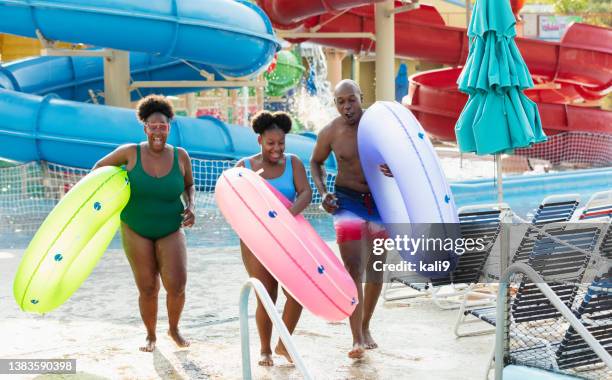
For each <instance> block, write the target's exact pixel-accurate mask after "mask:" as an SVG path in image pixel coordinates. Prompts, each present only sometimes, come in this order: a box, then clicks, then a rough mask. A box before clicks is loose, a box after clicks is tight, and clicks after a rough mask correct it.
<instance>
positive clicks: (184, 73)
mask: <svg viewBox="0 0 612 380" xmlns="http://www.w3.org/2000/svg"><path fill="white" fill-rule="evenodd" d="M103 66H104V65H103V62H102V58H99V57H51V56H48V57H36V58H27V59H22V60H19V61H14V62H11V63H8V64H6V65H3V66H0V88H4V89H7V90H13V91H19V92H25V93H28V94H35V95H48V94H54V95H57V96H59V97H60V98H62V99H66V100H75V101H78V102H91V101H92V97H91V95H90V94H91V93H93V94H94V95H95V96H96V100H97V101H98V102H99V103H100V104H102V103H104V97H102V96H99V95H100V94H101V93H102V92H103V91H104V67H103ZM199 70H204V71H206V72H208V73H210V74H213V75H214V79H215V80H223V77H222V76H221V74H219V73H218V72H217V71H216V70H215V69H214V68H213V67H212V66H209V65H204V64H202V63H198V62H186V61H183V60H180V59H176V58H170V57H162V56H159V55H154V54H148V53H138V52H131V53H130V77H131V78H132V80H134V81H178V80H194V81H195V80H204V78H202V76H201V75H200V74H199ZM197 90H198V89H197V88H174V87H167V88H141V89H138V90H136V91H132V93H131V96H132V100H134V101H136V100H138V99H140V98H141V97H144V96H147V95H149V94H164V95H178V94H184V93H188V92H193V91H197Z"/></svg>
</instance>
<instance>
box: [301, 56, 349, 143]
mask: <svg viewBox="0 0 612 380" xmlns="http://www.w3.org/2000/svg"><path fill="white" fill-rule="evenodd" d="M302 55H303V57H304V58H306V60H307V62H308V66H309V67H310V71H311V75H312V81H313V84H314V91H313V92H314V94H310V93H309V91H308V89H307V88H306V87H307V86H300V87H299V88H298V89H297V91H296V92H295V95H294V96H293V99H291V100H290V104H291V105H290V107H291V113H292V114H293V115H295V116H296V117H297V118H298V120H300V122H301V123H302V124H303V126H304V128H305V129H306V130H308V131H314V132H318V131H320V130H321V129H322V128H323V127H324V126H325V125H327V124H328V123H329V122H331V121H332V120H333V119H334V118H335V117H336V116H338V112H337V111H336V107H335V105H334V98H333V95H332V91H331V85H330V83H329V81H328V80H327V62H326V60H325V54H324V53H323V48H322V47H321V46H317V45H310V44H303V46H302Z"/></svg>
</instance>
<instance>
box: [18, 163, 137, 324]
mask: <svg viewBox="0 0 612 380" xmlns="http://www.w3.org/2000/svg"><path fill="white" fill-rule="evenodd" d="M129 198H130V185H129V180H128V176H127V172H126V171H125V170H123V169H121V168H117V167H111V166H108V167H103V168H99V169H96V170H94V171H92V172H91V173H89V174H88V175H87V176H85V177H84V178H83V179H81V180H80V181H79V182H78V183H77V184H76V185H75V186H74V187H73V188H72V189H71V190H70V191H69V192H68V194H66V195H65V196H64V198H63V199H62V200H61V201H60V202H59V203H58V204H57V206H55V208H54V209H53V210H52V211H51V213H50V214H49V215H48V216H47V218H46V219H45V221H44V222H43V224H42V225H41V226H40V228H39V229H38V231H37V232H36V235H34V238H33V239H32V241H31V242H30V245H29V246H28V248H27V249H26V251H25V253H24V255H23V258H22V259H21V263H20V264H19V269H18V270H17V274H16V275H15V281H14V283H13V295H14V297H15V301H17V303H18V304H19V307H20V308H21V310H23V311H27V312H33V313H46V312H48V311H51V310H53V309H55V308H56V307H58V306H60V305H61V304H63V303H64V302H65V301H66V300H67V299H68V298H70V296H71V295H72V293H74V292H75V291H76V290H77V289H78V288H79V286H81V284H82V283H83V281H85V279H86V278H87V276H89V274H90V273H91V271H92V270H93V268H94V267H95V266H96V264H97V262H98V260H100V257H102V254H103V253H104V251H105V250H106V247H108V244H110V242H111V240H112V239H113V236H114V235H115V232H116V231H117V228H119V224H120V220H119V215H120V213H121V210H122V209H123V208H124V207H125V205H126V204H127V202H128V200H129Z"/></svg>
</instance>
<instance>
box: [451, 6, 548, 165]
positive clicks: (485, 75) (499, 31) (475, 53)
mask: <svg viewBox="0 0 612 380" xmlns="http://www.w3.org/2000/svg"><path fill="white" fill-rule="evenodd" d="M515 24H516V20H515V18H514V15H513V13H512V9H511V7H510V1H509V0H477V1H476V4H475V6H474V11H473V13H472V18H471V20H470V25H469V28H468V37H469V40H470V41H469V42H470V51H469V55H468V59H467V61H466V64H465V66H464V67H463V71H462V72H461V75H460V76H459V79H458V80H457V84H458V86H459V90H461V91H462V92H465V93H467V94H468V95H469V98H468V101H467V103H466V105H465V107H464V109H463V111H462V112H461V115H460V116H459V120H457V124H456V125H455V135H456V137H457V142H458V143H459V149H460V151H461V152H475V153H476V154H478V155H485V154H500V153H504V152H510V151H512V150H513V149H515V148H522V147H526V146H529V145H531V144H534V143H538V142H542V141H546V135H545V134H544V132H543V131H542V123H541V121H540V114H539V112H538V108H537V105H536V104H535V103H534V102H533V101H531V100H530V99H529V98H527V96H525V94H523V90H525V89H527V88H530V87H533V80H532V79H531V75H530V74H529V70H528V69H527V65H526V64H525V61H524V60H523V58H522V57H521V53H520V52H519V50H518V48H517V46H516V43H515V41H514V37H515V36H516V31H515V28H514V27H515ZM498 175H499V176H501V170H498Z"/></svg>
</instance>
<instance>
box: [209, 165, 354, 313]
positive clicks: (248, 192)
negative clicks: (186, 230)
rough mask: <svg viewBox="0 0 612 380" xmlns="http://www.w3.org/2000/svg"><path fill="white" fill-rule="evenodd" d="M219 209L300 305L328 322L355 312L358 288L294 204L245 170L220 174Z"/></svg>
mask: <svg viewBox="0 0 612 380" xmlns="http://www.w3.org/2000/svg"><path fill="white" fill-rule="evenodd" d="M215 197H216V199H217V205H218V206H219V209H220V210H221V212H222V213H223V216H225V219H226V220H227V221H228V222H229V224H230V225H231V226H232V228H233V229H234V231H236V233H237V234H238V236H240V239H242V241H243V242H244V243H245V244H246V245H247V247H249V249H250V250H251V251H252V252H253V254H255V256H256V257H257V258H258V259H259V261H260V262H261V263H262V264H263V265H264V266H265V267H266V269H268V271H269V272H270V273H271V274H272V275H273V276H274V278H276V279H277V280H278V282H280V283H281V285H282V286H283V288H285V289H286V290H287V291H288V292H289V293H290V294H291V295H292V296H293V297H294V298H295V299H296V300H297V301H298V302H299V303H300V304H301V305H302V306H304V307H305V308H306V309H308V310H310V311H311V312H312V313H313V314H315V315H317V316H319V317H321V318H324V319H326V320H328V321H339V320H342V319H344V318H347V317H348V316H350V315H351V314H352V313H353V310H354V309H355V306H356V304H357V288H356V287H355V283H354V282H353V280H352V279H351V277H350V276H349V274H348V272H347V271H346V269H345V268H344V265H343V264H342V262H341V261H340V260H339V259H338V258H337V257H336V255H334V253H333V252H332V251H331V249H330V248H329V247H328V246H327V244H325V242H323V240H321V238H320V237H319V235H318V234H317V233H316V231H315V230H314V229H313V228H312V226H311V225H310V224H309V223H308V222H307V221H306V219H304V217H303V216H301V215H299V216H297V217H294V216H293V215H291V213H290V212H289V210H288V209H287V206H289V205H291V202H289V201H288V200H287V198H285V197H283V196H282V195H281V194H280V193H278V192H277V191H276V190H275V189H274V188H272V187H271V186H270V185H268V183H267V182H266V181H265V180H264V179H263V178H261V177H260V176H259V175H257V174H256V173H254V172H253V171H252V170H250V169H246V168H233V169H229V170H226V171H225V172H223V174H221V177H219V180H218V181H217V186H216V188H215Z"/></svg>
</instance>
